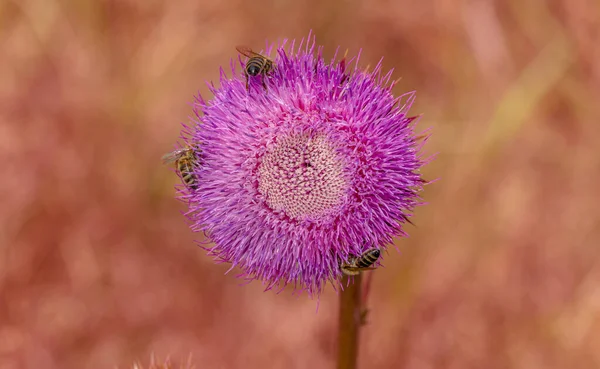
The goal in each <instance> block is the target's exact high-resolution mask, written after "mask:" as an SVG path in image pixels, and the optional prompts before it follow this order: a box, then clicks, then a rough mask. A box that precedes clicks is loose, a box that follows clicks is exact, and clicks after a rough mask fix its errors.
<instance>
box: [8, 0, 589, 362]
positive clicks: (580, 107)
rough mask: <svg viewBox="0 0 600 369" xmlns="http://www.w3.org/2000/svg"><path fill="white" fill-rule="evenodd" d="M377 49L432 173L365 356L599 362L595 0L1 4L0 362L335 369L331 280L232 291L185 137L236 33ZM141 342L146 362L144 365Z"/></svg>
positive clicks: (375, 296) (376, 289) (381, 274)
mask: <svg viewBox="0 0 600 369" xmlns="http://www.w3.org/2000/svg"><path fill="white" fill-rule="evenodd" d="M309 29H313V31H314V32H315V33H316V35H317V41H318V42H319V43H321V44H323V45H324V46H325V47H326V56H328V57H330V56H332V55H333V53H334V51H335V47H337V46H338V45H340V46H341V47H342V48H344V49H345V48H346V47H348V48H350V51H351V53H356V52H357V51H358V49H359V48H361V47H362V48H363V55H362V60H363V62H362V63H363V64H364V65H366V64H369V63H370V64H371V65H374V64H375V63H376V62H377V61H378V60H379V57H380V56H382V55H384V56H385V59H384V67H386V68H392V67H394V68H396V69H395V73H394V75H395V76H396V77H403V79H402V80H401V82H400V83H399V84H398V86H397V87H396V92H397V93H401V92H404V91H408V90H412V89H416V90H417V91H418V98H417V103H416V106H415V107H414V108H413V112H415V113H421V112H423V113H425V115H424V117H423V119H422V121H421V122H422V123H421V124H422V126H423V128H427V127H432V128H433V136H432V138H431V140H430V141H429V142H428V144H427V146H426V150H427V152H428V153H432V154H433V153H438V157H437V159H436V160H435V161H434V162H432V163H431V164H430V165H429V166H428V167H427V168H426V170H425V175H426V176H427V177H428V178H431V179H433V178H438V177H439V178H441V179H440V180H439V181H438V182H436V183H435V184H434V185H431V186H429V187H428V188H427V189H426V191H425V192H424V193H423V196H424V198H425V200H426V201H427V202H428V203H429V204H428V205H427V206H425V207H422V208H420V209H418V211H417V214H416V217H415V219H414V222H415V224H416V227H409V228H408V229H407V231H408V233H409V234H410V235H411V237H410V238H407V239H402V240H398V241H397V245H398V246H399V248H400V250H401V254H400V255H398V254H396V253H395V252H391V253H390V254H389V255H386V257H385V259H384V264H385V268H383V269H382V270H380V271H377V272H376V273H375V274H374V278H373V285H372V287H371V296H370V301H369V308H370V312H369V324H368V325H367V326H366V327H365V329H364V331H363V334H362V337H361V341H362V347H361V353H360V358H359V359H360V360H359V361H360V364H361V367H368V368H390V367H394V368H411V369H412V368H415V369H417V368H419V369H420V368H434V367H435V368H528V369H531V368H566V367H577V368H590V367H598V366H600V353H599V351H598V350H597V347H599V345H600V334H599V332H600V315H599V314H600V297H599V296H600V287H599V286H600V248H599V243H600V208H599V207H598V204H599V203H600V186H599V185H598V183H600V150H599V149H598V144H597V143H598V142H599V140H600V125H598V122H599V121H600V105H599V104H598V103H597V102H598V101H599V99H600V69H599V68H600V55H599V52H600V51H599V49H598V48H597V47H596V46H595V43H596V41H597V40H598V38H599V37H600V5H598V2H596V1H594V0H580V1H577V2H570V1H569V2H568V1H567V0H553V1H545V2H543V1H532V2H527V3H524V2H520V1H517V0H510V1H500V0H496V1H490V2H477V1H471V0H461V1H448V0H424V1H421V2H397V1H388V0H374V1H366V0H348V1H343V2H342V1H335V2H318V1H316V0H310V1H307V2H291V1H271V2H244V1H241V0H237V1H229V2H219V1H211V2H208V1H178V2H168V1H165V0H154V1H141V0H121V1H117V0H113V1H108V0H105V1H96V2H76V1H72V0H71V1H61V2H57V1H46V0H23V1H21V0H19V1H15V0H9V1H6V2H3V3H0V71H1V76H2V79H1V82H0V159H2V163H3V164H2V168H3V169H2V180H1V181H0V203H1V204H2V206H1V207H0V368H2V369H3V368H48V369H52V368H78V369H83V368H113V367H115V366H118V367H120V368H129V367H132V365H133V363H135V362H136V361H138V360H140V361H142V362H147V360H146V359H147V358H149V357H150V355H151V354H152V353H155V354H156V355H157V356H158V357H163V358H164V357H167V356H169V357H171V358H173V363H175V364H177V363H182V365H185V363H186V362H187V361H186V360H187V358H188V357H189V355H191V358H192V361H193V363H194V365H195V367H196V368H204V367H206V368H235V367H245V368H259V367H260V368H262V367H275V368H282V367H285V368H308V367H319V368H321V367H333V360H334V358H335V334H336V322H337V319H336V311H337V306H336V302H337V297H336V295H335V292H333V291H332V290H331V289H329V290H328V291H327V293H326V294H325V295H324V296H322V298H321V301H320V305H319V311H318V313H316V312H315V310H316V302H315V301H311V300H309V299H308V298H307V297H306V295H302V296H293V295H292V294H291V293H290V291H284V292H283V293H281V294H279V295H277V294H274V293H272V292H268V293H263V292H262V286H261V285H260V284H259V283H253V284H250V285H247V286H244V287H240V286H239V284H240V283H241V281H239V280H237V279H235V278H234V274H235V271H233V272H232V273H230V274H228V275H224V273H225V271H226V270H227V266H225V265H215V264H214V263H213V262H212V260H211V259H210V258H208V257H207V256H206V255H205V254H204V252H203V251H202V250H201V249H200V248H199V247H197V246H196V245H195V244H194V242H193V241H194V239H199V238H200V237H201V236H200V235H196V234H192V233H191V231H190V230H189V228H188V227H187V224H186V222H185V218H184V217H183V216H182V215H181V214H180V212H181V211H182V210H183V209H184V206H183V205H182V204H180V203H178V202H177V201H176V200H174V195H175V191H174V189H173V185H174V184H175V183H176V182H177V178H176V176H175V175H174V174H173V173H172V171H170V170H169V168H167V167H164V166H162V165H161V163H160V156H161V155H162V154H163V153H165V152H168V151H170V150H172V149H173V147H174V142H175V141H176V139H177V137H178V134H179V130H180V123H181V122H186V121H187V117H188V115H190V114H191V107H190V106H189V103H190V102H191V101H192V100H193V95H194V94H196V93H197V92H198V91H199V92H201V93H203V94H205V96H208V95H207V93H208V90H207V88H206V85H205V84H204V81H206V80H213V81H216V80H217V79H218V67H219V66H220V65H228V64H229V59H230V58H232V57H236V54H235V49H234V46H235V45H237V44H248V45H256V48H261V47H263V46H264V44H265V40H266V39H269V40H272V41H277V40H281V39H283V38H301V37H304V36H306V34H307V33H308V30H309ZM145 360H146V361H145Z"/></svg>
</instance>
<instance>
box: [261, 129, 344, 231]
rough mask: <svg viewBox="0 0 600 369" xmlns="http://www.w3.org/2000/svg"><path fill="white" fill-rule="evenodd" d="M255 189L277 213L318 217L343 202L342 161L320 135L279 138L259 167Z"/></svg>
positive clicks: (296, 216) (332, 210) (295, 216)
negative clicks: (256, 187) (256, 188)
mask: <svg viewBox="0 0 600 369" xmlns="http://www.w3.org/2000/svg"><path fill="white" fill-rule="evenodd" d="M258 172H259V179H258V191H259V192H260V193H261V194H262V195H263V196H264V197H265V199H266V202H267V205H268V206H269V207H270V208H271V209H273V210H274V211H276V212H281V211H283V212H285V214H286V215H287V216H289V217H290V218H292V219H296V220H304V219H307V218H310V219H320V218H324V217H327V216H328V215H330V214H331V213H332V212H334V211H335V210H336V209H337V208H338V207H339V206H340V205H341V204H342V202H343V201H344V198H345V193H346V191H347V188H348V181H347V179H346V177H345V176H344V163H343V161H342V160H341V159H340V157H339V155H338V154H337V153H336V151H335V149H334V147H333V146H332V145H331V143H330V142H329V140H328V139H327V138H326V137H325V136H323V135H315V136H310V135H308V134H298V135H294V136H289V137H287V138H284V139H281V140H278V141H277V142H276V143H274V144H273V145H272V146H271V147H270V148H269V150H268V152H267V153H266V154H265V155H264V156H263V158H262V162H261V163H260V165H259V168H258Z"/></svg>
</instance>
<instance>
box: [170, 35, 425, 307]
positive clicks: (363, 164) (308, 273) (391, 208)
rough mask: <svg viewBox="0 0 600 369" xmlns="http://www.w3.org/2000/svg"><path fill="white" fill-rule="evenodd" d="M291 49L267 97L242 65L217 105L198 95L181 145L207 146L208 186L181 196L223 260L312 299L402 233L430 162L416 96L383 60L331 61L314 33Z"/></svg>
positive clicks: (203, 183)
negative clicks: (422, 145)
mask: <svg viewBox="0 0 600 369" xmlns="http://www.w3.org/2000/svg"><path fill="white" fill-rule="evenodd" d="M286 44H287V43H286V42H284V43H283V44H282V45H280V46H277V47H275V56H274V57H272V58H273V61H274V64H275V67H274V70H273V71H272V73H271V74H270V75H268V76H267V77H265V82H266V87H267V89H266V90H265V89H264V88H263V86H262V82H261V78H262V77H261V76H260V75H258V76H254V77H253V76H250V86H249V89H248V90H247V89H246V79H245V76H244V74H243V65H244V64H243V62H244V61H243V59H242V58H240V59H238V61H239V66H240V67H241V68H242V69H241V70H240V68H236V67H235V66H236V65H238V63H237V62H233V61H232V63H231V70H232V77H228V76H227V75H226V73H225V72H224V71H223V69H221V77H220V86H219V87H214V86H211V92H212V93H213V94H214V97H213V99H212V100H210V101H205V100H203V99H202V98H201V97H198V98H197V100H196V103H195V108H196V110H195V113H196V117H197V118H194V119H193V122H192V124H191V125H190V126H186V127H185V129H184V132H183V135H182V138H183V139H184V140H185V141H186V144H188V145H190V146H194V145H197V147H198V148H199V150H198V153H197V160H198V163H199V165H198V166H197V169H196V171H195V175H196V177H197V180H198V186H197V187H196V188H193V189H190V188H185V187H182V189H181V192H180V198H181V199H182V200H184V201H185V202H186V203H188V204H189V211H188V213H187V215H188V217H189V218H190V220H191V222H192V229H194V230H196V231H203V232H204V233H205V235H206V237H207V240H208V241H209V242H210V246H206V249H207V250H209V253H210V254H211V255H212V256H214V257H215V259H216V260H218V261H221V262H227V263H231V264H232V265H233V266H237V267H239V268H240V269H241V270H242V274H241V276H242V277H245V278H246V279H248V280H254V279H257V280H261V281H263V283H264V284H266V285H267V289H271V288H273V287H275V286H281V287H283V286H285V285H288V284H293V285H295V287H296V288H297V289H300V290H307V291H308V293H309V294H310V295H313V296H314V295H319V293H320V292H321V291H322V289H323V287H324V285H325V284H326V282H327V281H332V282H333V284H334V286H335V285H336V284H337V282H335V281H337V280H339V277H340V276H341V272H340V263H341V262H343V261H347V260H349V258H350V257H351V256H358V255H361V254H362V253H363V252H364V251H366V250H368V249H370V248H373V247H376V248H379V249H382V250H383V249H385V248H386V245H388V244H390V243H391V242H392V238H393V237H394V236H398V235H404V232H403V231H402V224H403V223H404V222H406V221H407V220H408V217H410V216H411V213H412V210H413V209H414V207H415V206H416V205H418V204H419V197H418V195H417V193H418V191H419V190H420V189H421V187H422V185H423V180H422V178H421V175H420V174H419V168H420V167H421V166H422V165H423V164H424V161H423V160H422V158H421V156H420V154H419V144H418V143H417V140H416V138H415V136H414V132H413V129H414V123H415V120H416V117H409V116H408V115H407V112H408V109H409V108H410V106H411V104H412V103H413V101H414V98H415V97H414V93H412V92H411V93H407V94H405V95H403V96H400V97H398V98H394V96H393V95H392V93H391V89H392V86H393V83H390V82H389V80H390V76H391V71H390V72H389V73H387V74H385V75H384V74H382V73H381V62H380V63H379V64H378V65H377V66H376V67H375V68H374V70H373V72H367V71H364V70H361V69H359V67H358V57H357V58H355V59H352V60H346V58H345V57H344V58H342V59H341V60H336V58H335V57H334V59H333V60H332V61H331V62H325V60H324V58H323V57H322V48H321V47H318V48H316V47H315V41H314V38H313V39H311V37H310V36H309V38H308V40H307V41H306V42H305V41H304V40H303V41H302V42H300V44H299V46H297V47H296V46H295V44H294V42H292V43H291V44H290V45H289V47H286ZM272 51H273V50H272V49H271V48H267V51H265V52H264V54H265V55H266V56H269V55H270V54H271V52H272ZM351 64H354V67H353V68H350V67H349V66H350V65H351Z"/></svg>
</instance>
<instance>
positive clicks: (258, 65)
mask: <svg viewBox="0 0 600 369" xmlns="http://www.w3.org/2000/svg"><path fill="white" fill-rule="evenodd" d="M264 67H265V62H264V59H263V58H259V57H253V58H250V60H248V64H247V65H246V72H248V74H249V75H251V76H257V75H258V74H259V73H260V72H261V71H262V70H263V68H264Z"/></svg>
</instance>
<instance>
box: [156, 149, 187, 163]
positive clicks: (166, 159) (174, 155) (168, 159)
mask: <svg viewBox="0 0 600 369" xmlns="http://www.w3.org/2000/svg"><path fill="white" fill-rule="evenodd" d="M185 150H186V149H179V150H175V151H171V152H169V153H166V154H164V155H163V156H162V158H161V160H162V162H163V164H171V163H174V162H175V161H177V159H179V158H180V157H181V154H183V153H184V152H185Z"/></svg>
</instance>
